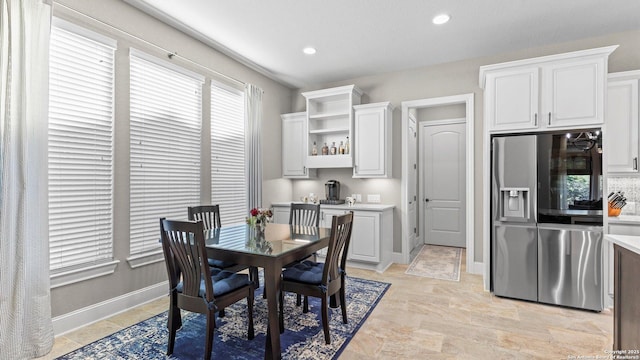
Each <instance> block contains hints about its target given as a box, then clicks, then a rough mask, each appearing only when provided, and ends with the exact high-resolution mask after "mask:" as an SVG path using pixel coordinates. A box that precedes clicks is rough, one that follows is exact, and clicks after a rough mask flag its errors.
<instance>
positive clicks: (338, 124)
mask: <svg viewBox="0 0 640 360" xmlns="http://www.w3.org/2000/svg"><path fill="white" fill-rule="evenodd" d="M302 96H304V97H305V98H306V99H307V130H308V134H307V139H306V142H307V148H306V151H305V152H304V154H305V155H306V157H307V164H306V165H307V167H308V168H312V169H313V168H340V167H353V151H351V150H352V149H351V148H352V146H351V141H352V140H353V105H358V104H360V98H361V97H362V91H361V90H360V89H358V88H357V87H356V86H355V85H347V86H340V87H336V88H330V89H322V90H316V91H308V92H304V93H302ZM314 142H315V143H316V146H317V150H318V155H312V149H313V143H314ZM341 142H342V145H343V147H344V151H342V152H341V151H340V150H339V148H340V143H341ZM347 142H348V143H349V150H348V151H347V145H346V144H347ZM324 146H326V147H327V148H328V149H331V148H332V147H335V152H334V153H333V154H332V151H331V150H329V151H328V154H326V155H325V154H323V151H322V148H323V147H324Z"/></svg>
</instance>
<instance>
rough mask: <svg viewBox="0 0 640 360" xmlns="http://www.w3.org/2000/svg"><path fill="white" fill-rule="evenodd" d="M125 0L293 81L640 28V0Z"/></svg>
mask: <svg viewBox="0 0 640 360" xmlns="http://www.w3.org/2000/svg"><path fill="white" fill-rule="evenodd" d="M125 1H126V2H127V3H129V4H131V5H133V6H135V7H137V8H139V9H141V10H143V11H145V12H147V13H149V14H150V15H152V16H154V17H156V18H158V19H160V20H162V21H164V22H166V23H168V24H170V25H172V26H174V27H176V28H178V29H180V30H183V31H185V32H187V33H189V34H190V35H192V36H195V37H197V38H199V39H200V40H202V41H203V42H205V43H207V44H209V45H211V46H213V47H215V48H217V49H218V50H220V51H222V52H224V53H226V54H227V55H230V56H232V57H233V58H235V59H236V60H238V61H240V62H242V63H244V64H246V65H249V66H250V67H252V68H254V69H256V70H258V71H260V72H261V73H263V74H265V75H267V76H269V77H271V78H273V79H275V80H278V81H279V82H282V83H284V84H287V85H289V86H292V87H307V86H312V85H314V84H322V83H327V82H332V81H338V80H345V79H351V78H356V77H361V76H366V75H371V74H378V73H385V72H392V71H399V70H405V69H411V68H418V67H423V66H428V65H434V64H439V63H446V62H451V61H457V60H463V59H469V58H475V57H480V56H486V55H491V54H497V53H504V52H509V51H514V50H519V49H525V48H529V47H535V46H540V45H544V44H552V43H560V42H565V41H571V40H576V39H581V38H588V37H593V36H598V35H603V34H608V33H614V32H620V31H626V30H631V29H639V28H640V0H253V1H250V0H125ZM442 12H445V13H448V14H450V15H451V21H449V23H447V24H445V25H440V26H436V25H433V24H432V23H431V19H432V18H433V16H435V15H437V14H439V13H442ZM638 40H639V41H640V39H638ZM612 45H613V44H612ZM305 46H313V47H315V48H316V49H317V50H318V52H317V53H316V54H315V55H313V56H310V55H305V54H303V53H302V48H303V47H305Z"/></svg>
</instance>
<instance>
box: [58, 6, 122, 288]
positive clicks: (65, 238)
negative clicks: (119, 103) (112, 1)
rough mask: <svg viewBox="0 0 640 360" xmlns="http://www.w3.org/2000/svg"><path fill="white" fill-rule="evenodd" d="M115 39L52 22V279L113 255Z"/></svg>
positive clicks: (109, 258) (97, 262)
mask: <svg viewBox="0 0 640 360" xmlns="http://www.w3.org/2000/svg"><path fill="white" fill-rule="evenodd" d="M115 47H116V42H115V41H114V40H111V39H107V38H104V37H102V36H101V35H99V34H95V33H92V32H90V31H88V30H85V29H80V28H76V27H74V26H72V25H70V24H68V23H65V22H62V21H57V19H56V20H55V21H54V23H53V26H52V29H51V39H50V57H49V58H50V60H49V124H48V132H49V140H48V150H49V151H48V154H49V155H48V172H49V184H48V187H49V249H50V269H51V272H52V276H53V275H54V274H56V273H61V272H67V271H68V270H69V269H71V268H76V269H78V268H86V267H96V264H100V263H105V262H110V261H112V258H113V250H112V249H113V236H112V234H113V232H112V229H113V198H112V194H113V118H114V114H113V108H114V106H113V103H114V50H115Z"/></svg>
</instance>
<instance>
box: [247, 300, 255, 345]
mask: <svg viewBox="0 0 640 360" xmlns="http://www.w3.org/2000/svg"><path fill="white" fill-rule="evenodd" d="M247 316H249V329H248V334H247V338H248V339H249V340H253V338H254V337H255V332H254V330H253V288H249V296H248V297H247Z"/></svg>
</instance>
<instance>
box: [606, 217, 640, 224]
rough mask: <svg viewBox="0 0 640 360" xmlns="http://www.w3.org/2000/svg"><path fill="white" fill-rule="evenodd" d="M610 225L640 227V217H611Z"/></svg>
mask: <svg viewBox="0 0 640 360" xmlns="http://www.w3.org/2000/svg"><path fill="white" fill-rule="evenodd" d="M609 224H638V225H640V216H639V215H620V216H609Z"/></svg>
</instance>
